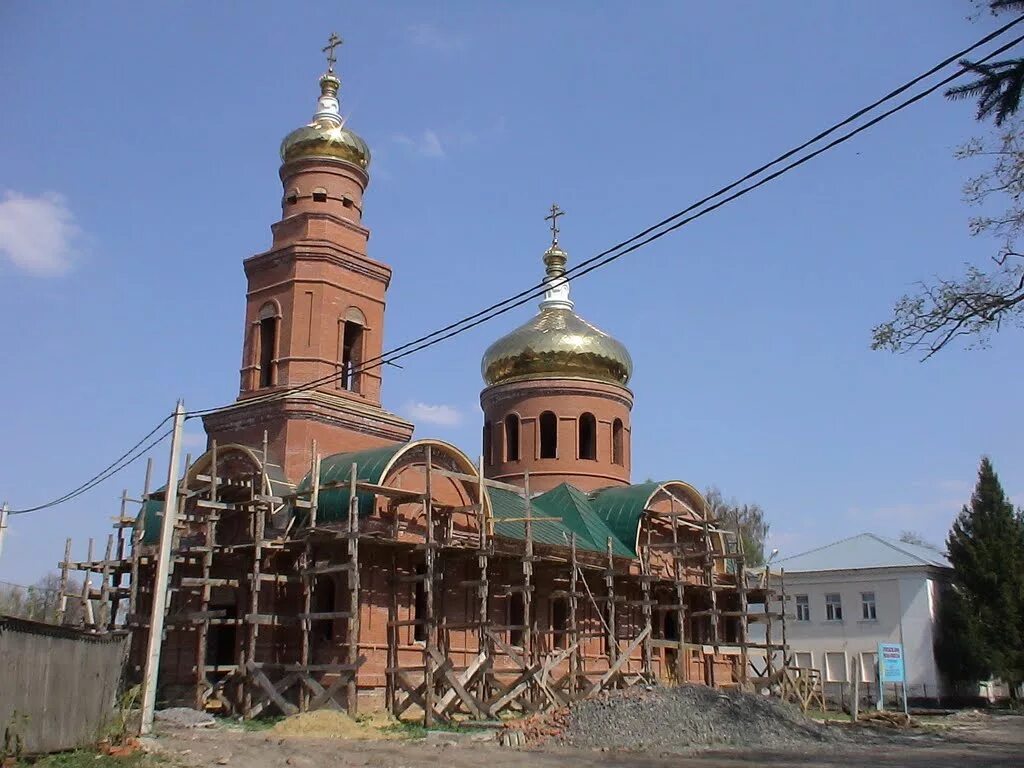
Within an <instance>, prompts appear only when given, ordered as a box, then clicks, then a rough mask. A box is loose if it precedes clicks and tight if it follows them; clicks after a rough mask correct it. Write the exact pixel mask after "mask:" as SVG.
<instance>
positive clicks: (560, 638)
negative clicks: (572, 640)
mask: <svg viewBox="0 0 1024 768" xmlns="http://www.w3.org/2000/svg"><path fill="white" fill-rule="evenodd" d="M568 627H569V601H568V600H566V599H565V598H564V597H555V598H552V599H551V634H552V638H551V646H552V647H553V648H567V647H568V645H569V642H568V641H569V630H568Z"/></svg>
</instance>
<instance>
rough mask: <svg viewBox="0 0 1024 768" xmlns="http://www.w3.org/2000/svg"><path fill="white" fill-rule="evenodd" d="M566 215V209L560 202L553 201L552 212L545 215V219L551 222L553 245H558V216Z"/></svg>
mask: <svg viewBox="0 0 1024 768" xmlns="http://www.w3.org/2000/svg"><path fill="white" fill-rule="evenodd" d="M564 215H565V211H563V210H562V209H561V208H559V207H558V203H552V204H551V213H550V214H548V215H547V216H545V217H544V221H550V222H551V245H558V217H559V216H564Z"/></svg>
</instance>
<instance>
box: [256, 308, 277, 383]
mask: <svg viewBox="0 0 1024 768" xmlns="http://www.w3.org/2000/svg"><path fill="white" fill-rule="evenodd" d="M277 323H278V318H277V315H276V308H275V307H274V305H273V304H266V305H264V307H263V309H261V310H260V332H259V337H260V338H259V342H260V362H259V365H260V386H261V387H272V386H273V385H274V384H275V383H276V382H275V381H274V378H275V377H274V355H275V354H276V353H277V328H278V325H277Z"/></svg>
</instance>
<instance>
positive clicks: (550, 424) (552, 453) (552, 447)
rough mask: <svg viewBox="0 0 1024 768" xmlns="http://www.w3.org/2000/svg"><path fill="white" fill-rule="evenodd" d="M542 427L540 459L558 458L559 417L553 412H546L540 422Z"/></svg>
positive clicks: (541, 416)
mask: <svg viewBox="0 0 1024 768" xmlns="http://www.w3.org/2000/svg"><path fill="white" fill-rule="evenodd" d="M538 423H539V425H540V457H541V458H542V459H555V458H558V417H557V416H555V414H553V413H552V412H551V411H544V413H542V414H541V415H540V419H539V420H538Z"/></svg>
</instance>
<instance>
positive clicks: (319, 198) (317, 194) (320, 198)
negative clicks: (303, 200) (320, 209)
mask: <svg viewBox="0 0 1024 768" xmlns="http://www.w3.org/2000/svg"><path fill="white" fill-rule="evenodd" d="M313 202H314V203H326V202H327V190H326V189H324V188H323V187H317V188H316V189H314V190H313Z"/></svg>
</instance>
